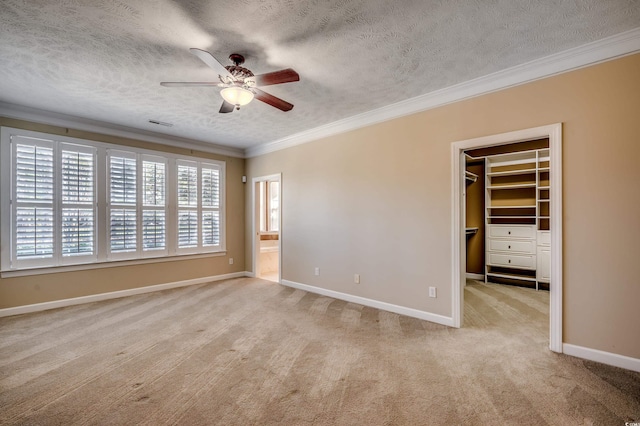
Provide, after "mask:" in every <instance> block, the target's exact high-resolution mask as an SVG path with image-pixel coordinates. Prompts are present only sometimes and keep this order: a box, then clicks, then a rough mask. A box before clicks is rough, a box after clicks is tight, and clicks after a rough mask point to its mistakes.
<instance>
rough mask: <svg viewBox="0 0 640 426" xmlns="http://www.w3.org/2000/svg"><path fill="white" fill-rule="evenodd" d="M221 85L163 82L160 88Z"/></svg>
mask: <svg viewBox="0 0 640 426" xmlns="http://www.w3.org/2000/svg"><path fill="white" fill-rule="evenodd" d="M220 85H221V83H214V82H210V81H209V82H206V81H203V82H197V81H163V82H162V83H160V86H164V87H189V86H220Z"/></svg>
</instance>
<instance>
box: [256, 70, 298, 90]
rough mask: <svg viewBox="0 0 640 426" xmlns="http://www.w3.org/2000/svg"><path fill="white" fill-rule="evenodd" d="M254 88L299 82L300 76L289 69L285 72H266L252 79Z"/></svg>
mask: <svg viewBox="0 0 640 426" xmlns="http://www.w3.org/2000/svg"><path fill="white" fill-rule="evenodd" d="M253 78H254V79H255V81H256V86H270V85H272V84H281V83H290V82H292V81H300V76H299V75H298V73H297V72H295V71H294V70H292V69H291V68H287V69H286V70H280V71H274V72H268V73H266V74H260V75H256V76H254V77H253Z"/></svg>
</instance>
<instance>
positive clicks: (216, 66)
mask: <svg viewBox="0 0 640 426" xmlns="http://www.w3.org/2000/svg"><path fill="white" fill-rule="evenodd" d="M189 52H191V53H192V54H194V55H195V56H197V57H198V58H199V59H200V60H201V61H202V62H204V63H205V64H207V65H208V66H209V67H210V68H212V69H213V70H214V71H215V72H217V73H218V74H219V75H221V76H222V77H231V78H233V76H232V75H231V73H230V72H229V71H227V69H226V68H225V67H224V66H223V65H222V64H221V63H220V62H218V60H217V59H216V58H214V57H213V55H212V54H211V53H209V52H207V51H206V50H202V49H195V48H191V49H189Z"/></svg>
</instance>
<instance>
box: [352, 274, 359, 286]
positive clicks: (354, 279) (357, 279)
mask: <svg viewBox="0 0 640 426" xmlns="http://www.w3.org/2000/svg"><path fill="white" fill-rule="evenodd" d="M353 282H354V283H356V284H360V274H353Z"/></svg>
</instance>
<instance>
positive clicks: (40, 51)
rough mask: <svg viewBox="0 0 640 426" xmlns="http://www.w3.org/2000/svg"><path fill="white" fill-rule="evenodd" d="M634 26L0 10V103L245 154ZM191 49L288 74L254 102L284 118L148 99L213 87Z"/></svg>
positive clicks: (43, 3)
mask: <svg viewBox="0 0 640 426" xmlns="http://www.w3.org/2000/svg"><path fill="white" fill-rule="evenodd" d="M639 25H640V5H639V2H638V0H627V1H625V0H582V1H581V0H574V1H564V0H537V1H531V0H492V1H490V0H486V1H482V0H476V1H471V0H460V1H453V0H441V1H436V0H403V1H389V0H313V1H297V0H235V1H216V0H214V1H211V0H191V1H170V0H110V1H103V0H57V1H50V0H29V1H24V0H2V6H1V8H0V61H1V62H0V101H2V102H7V103H11V104H18V105H22V106H26V107H31V108H38V109H43V110H47V111H52V112H58V113H62V114H68V115H72V116H76V117H81V118H86V119H92V120H99V121H103V122H107V123H113V124H117V125H120V126H127V127H131V128H136V129H142V130H147V131H153V132H158V133H163V134H167V135H174V136H180V137H183V138H189V139H194V140H198V141H205V142H209V143H214V144H218V145H226V146H230V147H236V148H249V147H254V146H256V145H259V144H261V143H265V142H270V141H274V140H278V139H281V138H283V137H286V136H289V135H292V134H295V133H298V132H301V131H304V130H308V129H312V128H316V127H318V126H322V125H324V124H327V123H331V122H334V121H337V120H340V119H342V118H345V117H349V116H353V115H356V114H359V113H363V112H366V111H370V110H374V109H376V108H380V107H383V106H385V105H389V104H392V103H395V102H399V101H402V100H406V99H409V98H412V97H415V96H418V95H422V94H425V93H428V92H432V91H434V90H437V89H441V88H443V87H447V86H451V85H453V84H456V83H461V82H464V81H468V80H470V79H473V78H476V77H480V76H484V75H487V74H490V73H493V72H496V71H499V70H501V69H505V68H508V67H512V66H515V65H518V64H522V63H525V62H528V61H531V60H534V59H537V58H541V57H544V56H548V55H550V54H553V53H556V52H560V51H563V50H567V49H570V48H574V47H577V46H580V45H583V44H586V43H588V42H592V41H595V40H599V39H602V38H604V37H607V36H610V35H614V34H618V33H621V32H624V31H626V30H629V29H633V28H636V27H638V26H639ZM191 47H196V48H200V49H204V50H207V51H209V52H211V53H212V54H213V55H214V56H215V57H216V58H217V59H218V60H219V61H220V62H222V63H223V64H224V65H227V64H230V62H228V59H227V58H228V56H229V54H230V53H233V52H237V53H241V54H243V55H244V56H245V57H246V62H245V64H244V66H245V67H247V68H249V69H251V70H252V71H253V72H254V73H255V74H261V73H266V72H271V71H276V70H279V69H283V68H289V67H291V68H294V69H295V70H296V71H297V72H298V73H299V74H300V79H301V80H300V82H296V83H287V84H282V85H278V86H269V87H265V91H267V92H269V93H271V94H273V95H276V96H278V97H281V98H283V99H285V100H287V101H289V102H291V103H293V104H294V105H295V108H294V109H293V110H292V111H290V112H286V113H284V112H281V111H279V110H277V109H275V108H273V107H270V106H268V105H266V104H264V103H262V102H258V101H253V102H252V103H251V104H249V105H247V106H246V107H243V108H242V109H241V110H240V111H234V112H233V113H231V114H219V113H218V109H219V107H220V104H221V98H220V95H219V89H218V88H216V87H199V88H191V87H189V88H186V87H184V88H165V87H161V86H160V84H159V83H160V82H161V81H215V80H216V78H217V75H216V74H215V73H214V72H213V71H212V70H211V69H210V68H208V67H207V66H206V65H205V64H204V63H203V62H201V61H200V60H199V59H198V58H196V57H195V56H193V55H191V54H190V53H189V48H191ZM149 119H153V120H159V121H163V122H168V123H172V124H173V127H171V128H165V127H161V126H157V125H152V124H149V123H148V120H149Z"/></svg>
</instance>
